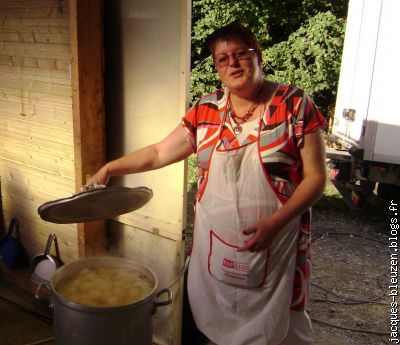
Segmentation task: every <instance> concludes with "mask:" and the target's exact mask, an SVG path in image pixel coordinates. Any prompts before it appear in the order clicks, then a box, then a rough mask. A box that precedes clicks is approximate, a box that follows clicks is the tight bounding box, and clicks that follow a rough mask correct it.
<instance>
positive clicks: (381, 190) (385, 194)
mask: <svg viewBox="0 0 400 345" xmlns="http://www.w3.org/2000/svg"><path fill="white" fill-rule="evenodd" d="M377 194H378V196H379V197H381V198H382V199H384V200H386V201H390V200H395V199H398V197H399V195H400V186H396V185H394V184H389V183H379V184H378V189H377Z"/></svg>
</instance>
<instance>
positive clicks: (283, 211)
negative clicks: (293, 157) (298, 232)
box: [238, 129, 326, 251]
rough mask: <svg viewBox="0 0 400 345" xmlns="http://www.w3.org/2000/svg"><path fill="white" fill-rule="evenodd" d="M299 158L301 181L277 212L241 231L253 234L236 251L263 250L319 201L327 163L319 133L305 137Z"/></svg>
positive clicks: (312, 133)
mask: <svg viewBox="0 0 400 345" xmlns="http://www.w3.org/2000/svg"><path fill="white" fill-rule="evenodd" d="M300 156H301V160H302V166H303V179H302V181H301V182H300V184H299V185H298V186H297V188H296V190H295V191H294V193H293V194H292V196H291V197H290V198H289V200H288V201H287V202H286V203H285V204H284V205H283V206H282V207H281V208H280V209H279V210H278V211H277V212H275V213H274V214H273V215H271V216H269V217H266V218H263V219H261V220H260V221H259V222H257V223H256V224H254V225H253V226H250V227H248V228H247V229H245V230H244V231H243V233H244V234H246V235H251V234H253V237H251V238H250V239H249V240H248V241H247V242H246V243H245V244H244V245H243V246H242V247H241V248H239V249H238V250H239V251H245V250H250V251H260V250H263V249H266V248H267V247H269V246H270V244H271V242H272V240H273V238H274V236H275V234H276V233H277V232H278V231H279V230H280V229H282V228H283V227H284V226H285V225H287V224H288V223H289V222H290V221H291V220H293V219H294V218H296V217H298V216H300V215H301V214H303V213H304V212H305V211H306V210H307V209H308V208H309V207H310V206H311V205H312V204H314V203H315V202H316V201H317V200H318V199H319V198H320V197H321V195H322V193H323V191H324V187H325V183H326V163H325V146H324V143H323V140H322V131H321V130H320V129H318V130H316V131H313V132H311V133H307V134H306V135H305V136H304V145H303V147H302V148H301V149H300Z"/></svg>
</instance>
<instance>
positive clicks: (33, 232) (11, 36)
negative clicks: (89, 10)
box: [0, 0, 78, 262]
mask: <svg viewBox="0 0 400 345" xmlns="http://www.w3.org/2000/svg"><path fill="white" fill-rule="evenodd" d="M70 65H71V46H70V21H69V4H68V1H56V0H0V183H1V205H2V210H3V217H4V221H5V223H6V224H8V222H9V220H10V218H11V217H17V218H18V220H19V222H20V237H21V241H22V243H23V246H24V247H25V249H26V250H27V252H28V255H29V256H32V255H34V254H36V253H38V252H40V251H42V250H43V249H44V245H45V243H46V240H47V236H48V234H49V233H50V232H54V233H55V234H56V235H57V238H58V242H59V247H60V253H61V256H62V259H63V260H64V261H65V262H68V261H71V260H73V259H76V258H77V256H78V251H77V247H78V246H77V226H76V225H75V224H72V225H57V224H52V223H47V222H44V221H43V220H41V219H40V217H39V216H38V214H37V208H38V207H39V206H40V205H41V204H42V203H44V202H46V201H49V200H54V199H58V198H61V197H66V196H69V195H72V194H73V193H74V192H75V178H74V176H75V171H74V138H73V118H72V100H71V93H72V92H71V76H70V75H71V73H70ZM3 230H4V229H3Z"/></svg>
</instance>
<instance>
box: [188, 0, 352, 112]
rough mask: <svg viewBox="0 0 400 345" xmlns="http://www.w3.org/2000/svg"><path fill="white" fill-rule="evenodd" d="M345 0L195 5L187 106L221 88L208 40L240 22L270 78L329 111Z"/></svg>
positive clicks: (216, 0)
mask: <svg viewBox="0 0 400 345" xmlns="http://www.w3.org/2000/svg"><path fill="white" fill-rule="evenodd" d="M346 13H347V1H343V0H282V1H275V0H193V32H192V72H191V101H192V102H194V101H195V100H197V99H198V98H200V97H201V96H202V95H203V94H204V93H208V92H211V91H213V90H215V89H216V88H218V87H220V86H221V85H220V81H219V78H218V75H217V73H216V71H215V69H214V66H213V62H212V59H211V58H210V56H209V52H208V51H207V49H206V47H205V46H204V41H205V39H206V37H207V36H208V35H209V34H211V33H212V32H213V31H214V30H215V29H216V28H218V27H221V26H223V25H226V24H229V23H230V22H232V21H234V20H239V21H241V22H242V23H243V24H244V25H246V26H248V27H249V28H250V29H251V30H252V31H253V32H254V33H255V35H256V37H257V39H258V41H259V42H260V45H261V46H262V47H263V49H264V51H263V57H264V66H263V68H264V72H265V73H266V75H267V77H268V78H271V79H272V80H275V81H281V82H284V83H288V84H295V85H296V86H298V87H301V88H303V89H304V90H306V91H307V92H308V93H309V94H310V95H311V96H312V97H313V98H314V100H315V102H316V104H317V105H318V106H320V107H321V108H322V110H323V111H324V112H326V111H327V110H328V109H329V108H330V107H333V105H334V102H335V97H336V88H337V83H338V79H339V71H340V61H341V55H342V49H343V40H344V27H345V20H344V18H345V16H346Z"/></svg>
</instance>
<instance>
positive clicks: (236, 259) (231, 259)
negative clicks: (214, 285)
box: [208, 230, 268, 288]
mask: <svg viewBox="0 0 400 345" xmlns="http://www.w3.org/2000/svg"><path fill="white" fill-rule="evenodd" d="M238 248H239V246H237V245H233V244H231V243H228V242H226V241H224V240H223V239H222V238H220V237H219V236H218V235H217V234H216V233H215V232H214V231H213V230H210V251H209V254H208V272H209V273H210V275H211V276H212V277H214V278H215V279H217V280H219V281H221V282H224V283H226V284H230V285H235V286H242V287H251V288H255V287H260V286H262V285H263V284H264V282H265V280H266V276H267V264H268V250H264V251H262V252H254V253H252V252H249V251H246V252H238V251H237V249H238Z"/></svg>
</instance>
